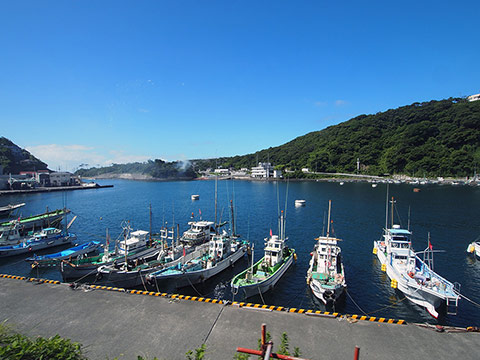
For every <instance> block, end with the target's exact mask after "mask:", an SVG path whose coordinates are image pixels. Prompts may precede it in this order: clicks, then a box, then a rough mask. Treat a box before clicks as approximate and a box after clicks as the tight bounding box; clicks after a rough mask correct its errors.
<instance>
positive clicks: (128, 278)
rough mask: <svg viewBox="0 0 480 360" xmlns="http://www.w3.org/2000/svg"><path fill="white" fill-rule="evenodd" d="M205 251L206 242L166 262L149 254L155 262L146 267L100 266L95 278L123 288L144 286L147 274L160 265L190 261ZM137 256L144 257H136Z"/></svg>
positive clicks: (168, 265)
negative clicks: (123, 268)
mask: <svg viewBox="0 0 480 360" xmlns="http://www.w3.org/2000/svg"><path fill="white" fill-rule="evenodd" d="M205 251H208V244H203V245H200V246H198V247H197V248H196V249H195V250H194V251H192V252H189V253H186V254H185V257H183V256H182V257H179V258H178V259H176V260H173V261H170V262H168V263H164V264H162V263H161V262H160V261H158V260H156V258H157V257H155V258H153V257H152V256H150V260H148V261H152V260H153V261H154V262H155V264H154V265H152V266H149V267H147V268H139V269H138V270H133V271H125V270H121V269H118V270H116V269H112V268H111V267H102V268H99V269H98V274H97V279H98V280H100V281H102V282H106V283H109V284H112V285H114V286H117V287H123V288H135V287H139V286H143V287H145V285H146V284H147V283H148V280H147V276H148V275H149V274H151V273H153V272H155V271H158V270H159V269H161V268H162V267H171V266H175V265H177V264H178V263H180V262H182V261H190V260H191V259H193V258H195V257H198V256H201V255H202V254H203V253H204V252H205ZM137 258H144V257H138V256H137Z"/></svg>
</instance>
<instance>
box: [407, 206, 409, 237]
mask: <svg viewBox="0 0 480 360" xmlns="http://www.w3.org/2000/svg"><path fill="white" fill-rule="evenodd" d="M407 230H408V231H410V205H408V223H407Z"/></svg>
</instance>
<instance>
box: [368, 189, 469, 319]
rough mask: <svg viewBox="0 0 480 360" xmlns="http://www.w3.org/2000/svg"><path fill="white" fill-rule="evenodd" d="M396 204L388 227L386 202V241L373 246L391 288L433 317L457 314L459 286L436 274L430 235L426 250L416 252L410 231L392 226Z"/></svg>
mask: <svg viewBox="0 0 480 360" xmlns="http://www.w3.org/2000/svg"><path fill="white" fill-rule="evenodd" d="M393 203H394V201H393V198H392V210H391V211H392V221H391V227H390V228H389V227H388V203H387V206H386V219H385V229H384V233H383V238H382V239H381V240H378V241H374V247H373V253H374V254H376V255H377V257H378V260H379V261H380V263H381V267H382V271H384V272H386V273H387V276H388V277H389V278H390V286H391V287H392V288H394V289H398V290H399V291H401V292H402V293H403V294H404V295H405V297H406V298H407V299H408V300H410V301H411V302H413V303H414V304H417V305H419V306H421V307H424V308H425V309H426V310H427V311H428V312H429V313H430V315H432V316H433V317H434V318H437V317H438V316H439V312H440V311H441V310H444V309H445V310H446V312H447V314H450V315H456V314H457V306H458V300H459V299H460V284H458V283H455V284H453V283H451V282H450V281H448V280H446V279H444V278H443V277H442V276H440V275H439V274H437V273H436V272H435V271H434V266H433V265H434V263H433V248H432V245H431V242H430V235H429V238H428V246H427V248H426V249H425V250H424V251H423V252H420V253H415V251H414V250H413V248H412V241H411V236H412V233H411V232H410V230H407V229H402V228H401V227H400V225H396V224H393ZM420 254H423V258H421V257H420V256H419V255H420Z"/></svg>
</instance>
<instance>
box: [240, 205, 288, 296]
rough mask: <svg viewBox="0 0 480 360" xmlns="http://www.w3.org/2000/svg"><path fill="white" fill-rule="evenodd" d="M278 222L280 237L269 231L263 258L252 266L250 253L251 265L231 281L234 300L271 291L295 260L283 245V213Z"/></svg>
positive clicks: (285, 239)
mask: <svg viewBox="0 0 480 360" xmlns="http://www.w3.org/2000/svg"><path fill="white" fill-rule="evenodd" d="M279 222H280V237H279V236H278V235H273V234H272V232H271V231H270V237H269V238H266V239H265V249H264V252H265V254H264V256H263V257H262V258H261V259H260V260H259V261H258V262H257V263H255V264H254V263H253V251H252V265H251V266H250V267H249V268H248V269H246V270H244V271H243V272H241V273H239V274H238V275H236V276H235V277H234V278H233V279H232V282H231V289H232V293H233V295H234V298H235V299H237V300H241V299H246V298H249V297H251V296H254V295H259V294H260V295H261V294H262V293H265V292H267V291H268V290H271V289H273V287H274V286H275V284H276V283H277V282H278V281H279V280H280V278H281V277H282V276H283V274H285V272H286V271H287V270H288V268H289V267H290V266H291V265H292V263H293V260H294V258H295V259H296V253H295V250H294V249H291V248H289V247H288V246H287V245H286V244H285V242H286V241H287V238H285V218H284V216H283V211H282V212H281V216H280V219H279Z"/></svg>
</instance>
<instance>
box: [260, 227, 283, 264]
mask: <svg viewBox="0 0 480 360" xmlns="http://www.w3.org/2000/svg"><path fill="white" fill-rule="evenodd" d="M265 240H266V241H267V242H266V244H265V258H264V263H265V264H267V266H272V267H273V266H275V265H277V264H279V263H281V262H282V259H283V248H284V246H285V241H284V240H281V239H279V237H278V235H272V236H271V237H270V238H267V239H265Z"/></svg>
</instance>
